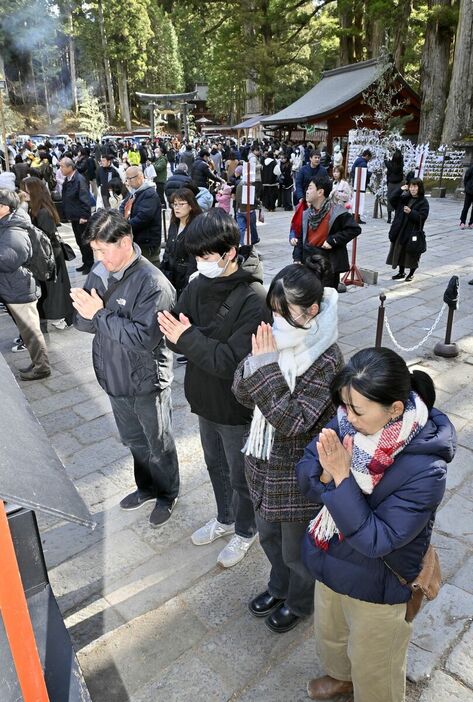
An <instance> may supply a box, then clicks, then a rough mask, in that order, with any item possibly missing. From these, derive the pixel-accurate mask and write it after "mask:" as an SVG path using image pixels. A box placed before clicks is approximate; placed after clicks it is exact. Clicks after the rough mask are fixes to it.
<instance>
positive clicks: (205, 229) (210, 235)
mask: <svg viewBox="0 0 473 702" xmlns="http://www.w3.org/2000/svg"><path fill="white" fill-rule="evenodd" d="M185 242H186V249H187V251H188V252H189V253H190V254H192V255H193V256H206V255H207V254H213V253H218V254H220V255H221V256H223V254H225V253H228V251H230V249H232V248H236V249H237V250H238V248H239V246H240V229H239V228H238V224H237V223H236V222H235V220H234V219H233V217H231V216H230V215H229V214H227V213H226V212H225V211H224V210H222V209H221V208H214V209H210V210H208V211H207V212H204V213H203V214H201V215H198V216H197V217H196V218H195V219H193V220H192V222H191V223H190V224H189V226H188V227H187V229H186V237H185Z"/></svg>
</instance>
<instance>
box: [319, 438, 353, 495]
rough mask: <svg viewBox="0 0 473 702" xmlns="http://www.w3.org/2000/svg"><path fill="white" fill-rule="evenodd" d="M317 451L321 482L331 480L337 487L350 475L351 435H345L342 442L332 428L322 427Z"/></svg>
mask: <svg viewBox="0 0 473 702" xmlns="http://www.w3.org/2000/svg"><path fill="white" fill-rule="evenodd" d="M317 451H318V454H319V461H320V465H321V466H322V468H323V473H322V475H321V476H320V480H321V482H323V483H329V482H330V481H331V480H333V481H334V482H335V485H336V486H337V487H338V486H339V485H340V483H341V482H342V481H343V480H345V478H348V476H349V475H350V466H351V457H352V451H353V439H352V437H351V436H345V438H344V440H343V444H342V442H341V441H340V439H339V438H338V436H337V434H336V433H335V432H334V430H333V429H322V431H321V432H320V434H319V440H318V441H317Z"/></svg>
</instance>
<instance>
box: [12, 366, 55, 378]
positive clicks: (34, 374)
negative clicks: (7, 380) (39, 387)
mask: <svg viewBox="0 0 473 702" xmlns="http://www.w3.org/2000/svg"><path fill="white" fill-rule="evenodd" d="M50 375H51V371H50V369H49V368H46V369H45V370H42V371H41V370H37V369H36V368H35V367H34V366H33V367H32V368H30V369H29V370H28V369H27V370H23V371H20V380H42V378H49V376H50Z"/></svg>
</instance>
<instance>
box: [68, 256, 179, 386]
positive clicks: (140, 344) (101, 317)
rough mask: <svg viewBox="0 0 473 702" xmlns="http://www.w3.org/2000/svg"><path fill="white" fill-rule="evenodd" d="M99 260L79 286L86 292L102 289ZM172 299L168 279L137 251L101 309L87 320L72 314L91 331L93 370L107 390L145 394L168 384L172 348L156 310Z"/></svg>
mask: <svg viewBox="0 0 473 702" xmlns="http://www.w3.org/2000/svg"><path fill="white" fill-rule="evenodd" d="M136 249H137V251H138V252H139V247H136ZM101 266H102V264H101V263H96V264H95V265H94V267H93V268H92V270H91V272H90V273H89V275H88V276H87V280H86V281H85V285H84V289H85V290H87V291H88V292H90V291H91V290H92V288H95V289H96V291H97V293H98V294H99V295H100V297H102V298H103V297H104V295H105V292H106V290H107V289H106V287H105V284H104V281H103V278H102V277H101V276H100V275H99V273H100V272H102V273H103V274H104V275H105V273H104V268H103V266H102V268H100V267H101ZM175 299H176V294H175V291H174V288H173V287H172V285H171V284H170V283H169V281H168V280H167V279H166V278H165V276H164V275H163V274H162V273H161V271H160V270H158V269H157V268H156V266H154V265H153V264H152V263H150V262H149V261H147V260H146V259H145V258H144V257H142V256H141V252H140V253H139V255H138V257H137V258H136V259H135V260H134V261H133V262H132V263H131V265H130V266H129V267H128V268H127V269H126V271H125V273H124V275H123V278H122V280H120V281H119V282H118V283H115V284H114V287H113V293H112V294H111V295H110V297H109V299H108V300H106V304H105V307H104V309H102V310H99V311H98V312H97V313H96V314H95V315H94V317H93V318H92V319H90V320H89V319H84V318H83V317H81V316H80V315H79V314H77V313H76V314H75V318H74V326H75V327H76V329H79V331H85V332H89V333H90V334H95V338H94V342H93V346H92V359H93V364H94V370H95V375H96V376H97V380H98V381H99V384H100V385H101V386H102V388H103V389H104V390H105V392H106V393H107V394H108V395H111V396H112V397H135V396H136V395H148V394H150V393H155V392H157V391H159V390H164V388H166V387H168V385H170V384H171V382H172V378H173V374H172V353H171V352H170V351H169V350H168V349H167V348H166V344H165V341H164V338H163V335H162V334H161V332H160V331H159V326H158V322H157V313H158V312H160V311H162V310H170V309H171V308H172V306H173V305H174V302H175Z"/></svg>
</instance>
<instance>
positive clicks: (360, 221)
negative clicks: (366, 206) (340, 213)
mask: <svg viewBox="0 0 473 702" xmlns="http://www.w3.org/2000/svg"><path fill="white" fill-rule="evenodd" d="M358 224H366V222H365V220H364V219H359V220H358Z"/></svg>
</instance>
